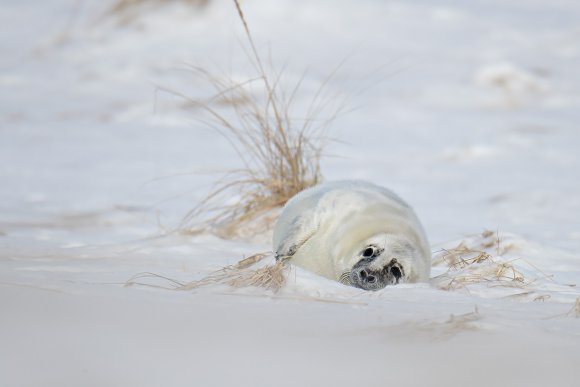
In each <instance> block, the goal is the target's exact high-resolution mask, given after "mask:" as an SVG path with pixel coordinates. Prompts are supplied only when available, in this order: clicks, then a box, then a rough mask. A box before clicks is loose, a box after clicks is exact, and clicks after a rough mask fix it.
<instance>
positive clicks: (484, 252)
mask: <svg viewBox="0 0 580 387" xmlns="http://www.w3.org/2000/svg"><path fill="white" fill-rule="evenodd" d="M512 248H513V245H502V243H501V240H500V238H499V233H495V232H493V231H489V230H488V231H484V232H483V233H482V234H481V235H479V236H477V237H475V238H473V239H472V240H471V241H470V242H467V241H462V242H461V243H460V244H459V245H457V246H456V247H454V248H451V249H443V250H442V251H441V252H440V253H439V254H437V255H436V256H435V258H434V261H433V265H434V266H437V265H442V264H443V265H446V266H447V268H448V269H447V271H446V272H445V273H443V274H441V275H439V276H437V277H434V278H433V279H432V282H433V283H434V284H435V285H436V286H437V287H439V288H440V289H444V290H456V289H465V290H469V286H470V285H475V284H482V283H483V284H486V285H487V286H489V287H493V286H503V287H513V288H525V287H526V286H528V285H529V284H531V283H532V282H533V280H529V279H527V278H526V277H525V276H524V274H523V273H522V272H521V271H519V270H518V269H517V268H516V267H515V266H514V262H515V261H517V260H518V259H512V260H505V259H503V258H502V255H504V254H506V253H507V252H509V251H510V250H511V249H512ZM526 294H527V293H526Z"/></svg>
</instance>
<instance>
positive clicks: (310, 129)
mask: <svg viewBox="0 0 580 387" xmlns="http://www.w3.org/2000/svg"><path fill="white" fill-rule="evenodd" d="M234 4H235V6H236V10H237V13H238V16H239V19H240V20H241V22H242V25H243V29H244V32H245V36H246V40H247V42H248V45H249V49H248V50H247V51H246V55H247V58H248V60H249V61H250V64H251V66H252V69H253V71H254V72H255V75H254V76H251V77H248V79H247V80H245V81H241V82H240V81H234V80H233V79H231V78H224V77H217V76H214V75H213V74H211V73H210V72H208V71H206V70H205V69H203V68H199V67H194V66H191V67H190V68H191V69H192V70H194V71H195V72H196V73H197V74H199V75H201V76H202V78H203V79H205V80H207V81H209V83H210V85H211V87H213V89H214V92H215V94H214V95H213V97H212V98H210V99H209V100H206V101H196V100H192V99H189V98H188V101H189V102H190V103H191V104H193V105H194V106H195V107H197V108H198V109H200V110H202V111H203V112H204V113H205V116H204V117H202V118H199V120H200V121H202V122H203V123H204V124H206V125H208V126H210V127H211V128H213V129H214V130H215V131H216V132H217V133H219V134H221V135H222V136H223V137H224V138H225V139H226V140H227V141H228V143H229V144H230V145H231V147H232V149H233V151H234V152H235V153H236V155H237V156H238V157H239V159H240V162H241V164H242V166H241V167H240V168H237V169H235V170H232V171H230V172H229V173H228V174H226V175H225V176H224V177H223V178H222V179H221V180H219V182H218V183H217V184H216V185H215V188H214V189H213V190H212V191H211V192H210V193H209V194H208V195H207V196H206V198H205V199H204V200H203V201H202V202H201V203H200V204H199V205H197V206H196V207H194V208H193V209H192V210H191V211H189V212H188V213H187V214H186V215H185V216H184V218H183V220H182V222H181V224H180V227H179V230H180V231H181V232H184V233H193V234H196V233H200V232H207V231H210V232H213V233H216V234H217V235H219V236H221V237H227V238H229V237H239V236H248V235H252V234H255V233H259V232H262V231H265V230H267V229H268V228H271V225H272V223H273V221H274V219H275V218H276V216H277V215H276V214H273V213H272V212H271V210H273V209H276V208H279V207H281V206H283V205H284V204H285V203H286V202H287V201H288V200H289V199H290V198H291V197H292V196H294V195H296V194H297V193H298V192H300V191H302V190H304V189H306V188H308V187H312V186H314V185H316V184H317V183H318V182H320V181H321V178H322V176H321V172H320V158H321V155H322V149H323V145H324V143H325V141H324V139H325V136H324V133H325V129H326V128H327V127H328V125H329V124H330V122H331V121H332V120H333V119H334V118H335V117H336V115H337V114H338V113H339V111H340V108H341V105H340V104H336V103H335V102H336V100H335V99H333V98H330V97H327V96H326V95H325V93H324V89H325V86H326V85H327V82H328V80H329V79H331V78H332V76H333V75H334V73H332V74H331V75H330V76H329V78H328V79H327V80H326V81H325V82H323V83H322V85H321V86H320V87H319V88H318V90H317V91H316V92H315V93H314V94H313V95H311V96H310V100H311V103H310V105H309V106H308V108H306V111H303V112H301V114H300V116H301V117H302V118H300V119H298V118H296V117H295V116H293V113H292V109H293V107H294V103H295V101H296V99H297V95H298V94H299V92H300V90H301V86H302V81H303V78H301V79H300V80H298V81H297V82H296V83H294V84H293V85H292V86H290V87H288V86H287V84H285V83H284V82H283V74H282V72H275V71H272V70H270V69H271V68H272V65H271V63H270V64H269V66H266V63H265V62H264V61H263V60H262V57H261V55H260V53H259V52H258V49H257V48H256V45H255V43H254V39H253V37H252V34H251V32H250V29H249V27H248V23H247V21H246V18H245V15H244V13H243V11H242V8H241V6H240V3H239V1H237V0H234ZM181 96H182V97H184V98H186V97H185V96H184V95H181ZM224 109H225V110H224ZM323 113H324V114H326V116H327V118H325V119H320V118H319V117H320V116H321V115H322V114H323ZM232 199H233V200H232ZM228 202H230V204H226V203H228Z"/></svg>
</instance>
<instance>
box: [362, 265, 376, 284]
mask: <svg viewBox="0 0 580 387" xmlns="http://www.w3.org/2000/svg"><path fill="white" fill-rule="evenodd" d="M358 276H359V278H360V279H361V282H363V283H368V284H374V283H375V282H377V277H376V276H374V275H373V274H371V273H370V272H369V271H368V270H367V269H365V268H363V269H360V271H359V272H358Z"/></svg>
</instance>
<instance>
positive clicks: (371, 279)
mask: <svg viewBox="0 0 580 387" xmlns="http://www.w3.org/2000/svg"><path fill="white" fill-rule="evenodd" d="M376 280H377V278H376V277H375V276H374V275H369V276H368V277H367V282H368V283H371V284H372V283H374V282H375V281H376Z"/></svg>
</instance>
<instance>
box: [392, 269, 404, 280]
mask: <svg viewBox="0 0 580 387" xmlns="http://www.w3.org/2000/svg"><path fill="white" fill-rule="evenodd" d="M391 274H392V275H393V277H395V278H396V279H399V278H401V277H402V276H403V274H402V273H401V269H399V268H398V267H396V266H393V267H391Z"/></svg>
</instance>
